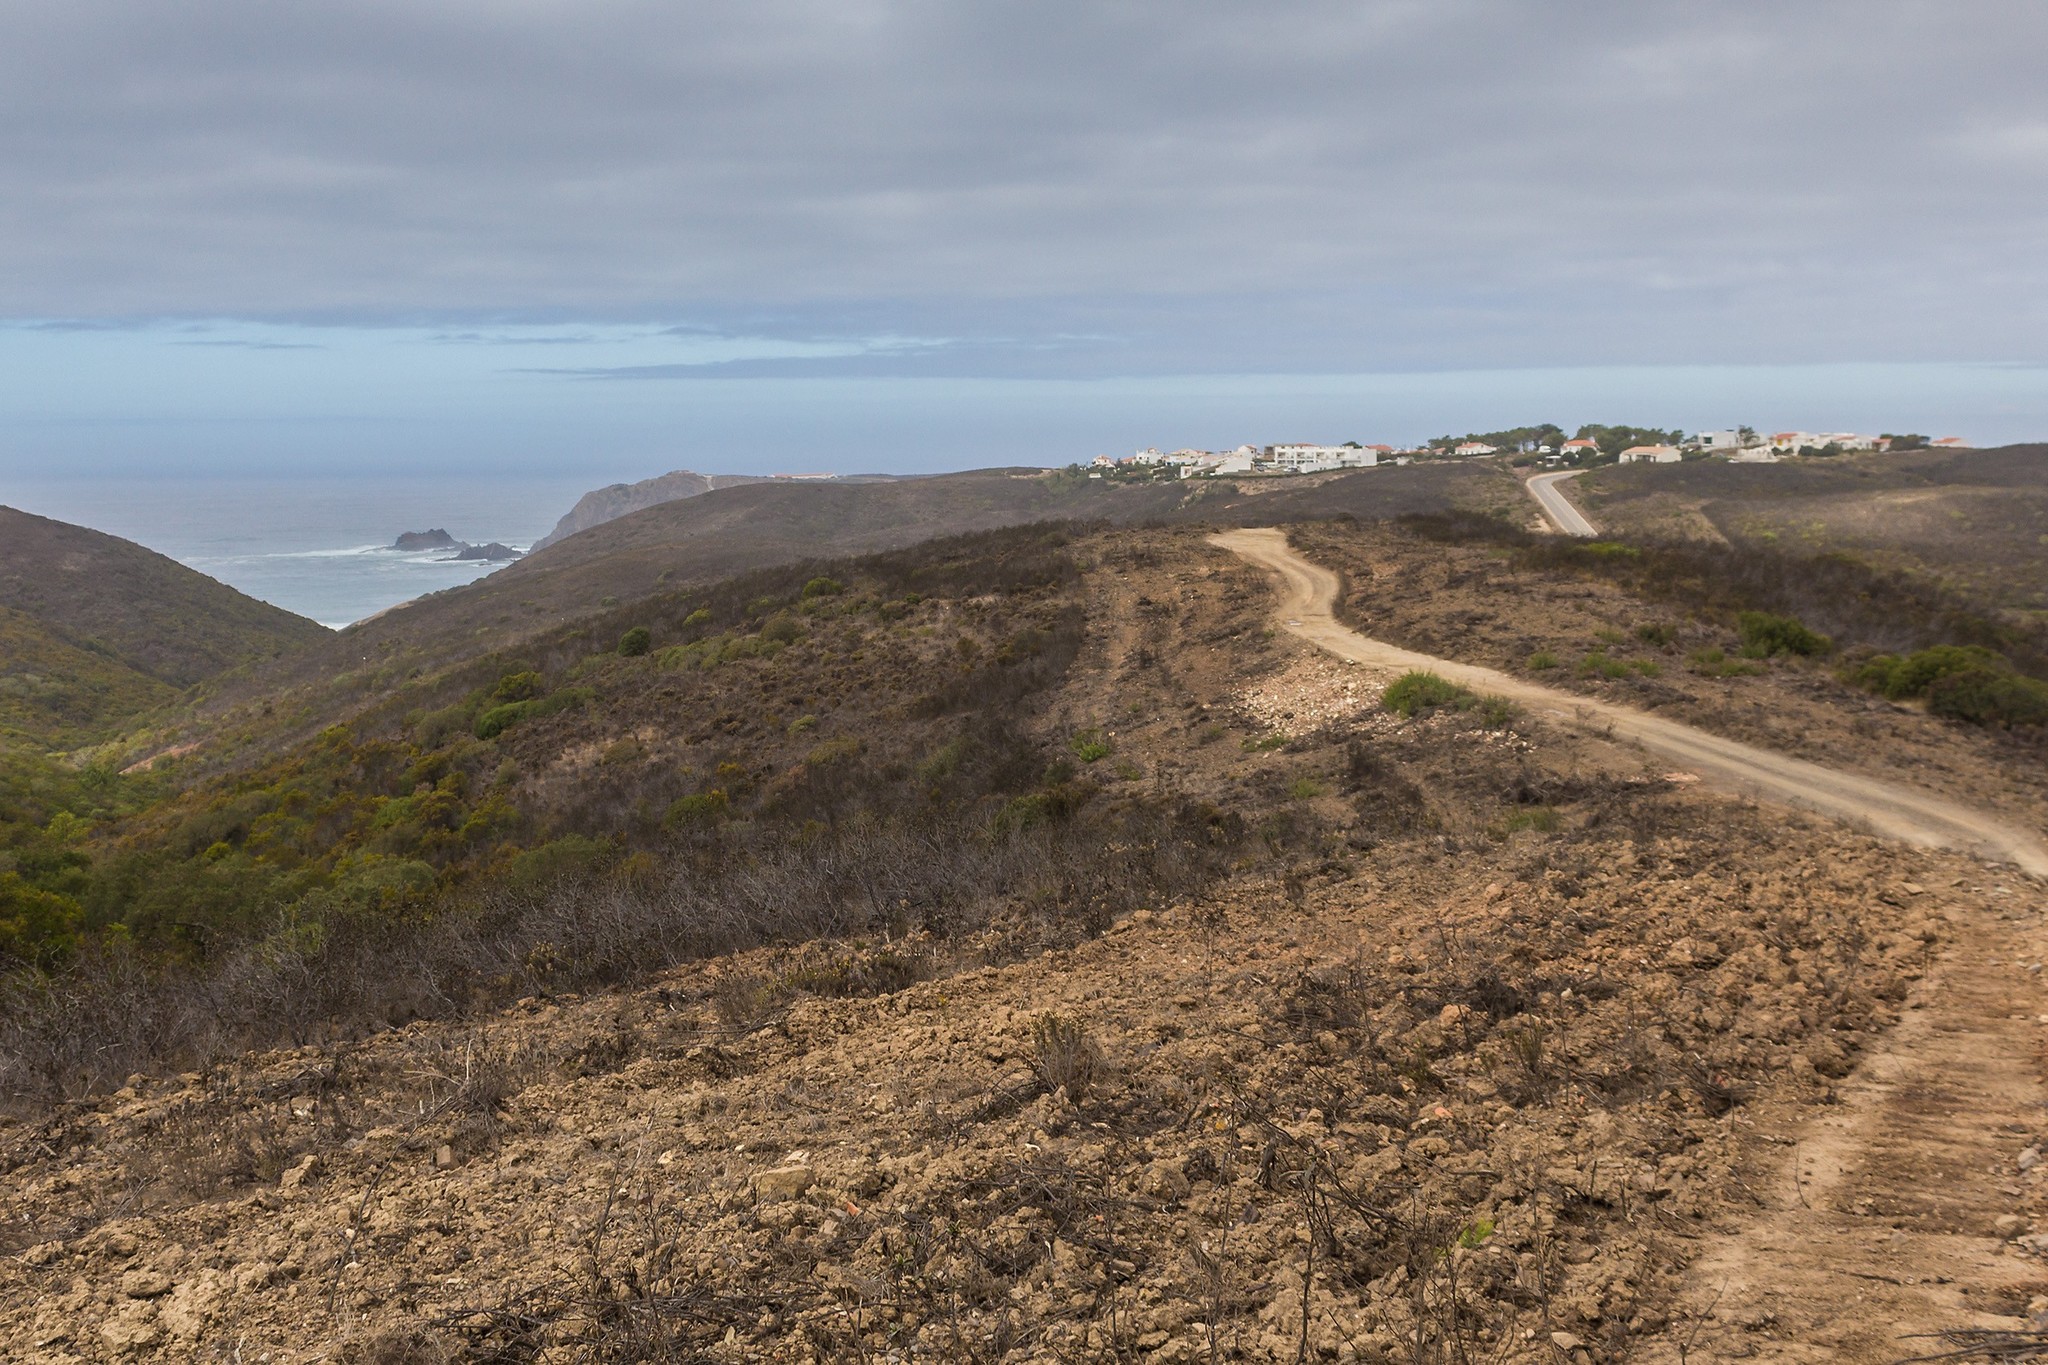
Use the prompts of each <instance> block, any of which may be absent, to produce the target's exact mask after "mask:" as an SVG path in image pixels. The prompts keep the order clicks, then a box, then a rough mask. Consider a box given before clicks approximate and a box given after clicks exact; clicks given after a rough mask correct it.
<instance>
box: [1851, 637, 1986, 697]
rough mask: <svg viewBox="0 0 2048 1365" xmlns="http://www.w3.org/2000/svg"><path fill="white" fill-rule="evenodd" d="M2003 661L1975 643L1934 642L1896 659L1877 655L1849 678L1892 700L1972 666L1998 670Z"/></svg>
mask: <svg viewBox="0 0 2048 1365" xmlns="http://www.w3.org/2000/svg"><path fill="white" fill-rule="evenodd" d="M2004 662H2005V661H2004V660H2003V659H2001V658H2000V657H1999V656H1998V655H1996V654H1994V653H1992V652H1991V651H1990V650H1988V649H1985V648H1983V647H1982V646H1979V645H1935V646H1933V647H1932V648H1930V649H1922V650H1917V651H1915V652H1914V653H1912V654H1908V655H1906V656H1905V657H1904V658H1900V657H1899V656H1897V655H1894V654H1880V655H1878V656H1877V657H1876V658H1874V659H1869V660H1866V661H1865V662H1864V663H1863V664H1861V665H1859V666H1858V667H1857V668H1856V669H1855V670H1854V671H1853V672H1852V673H1851V674H1850V681H1852V682H1854V683H1856V684H1857V685H1858V686H1860V687H1864V688H1868V689H1869V690H1870V691H1872V692H1880V693H1882V694H1884V695H1885V696H1887V697H1889V698H1891V699H1892V700H1893V701H1903V700H1905V699H1906V698H1908V697H1924V696H1926V695H1927V692H1928V689H1929V688H1931V687H1932V686H1933V685H1934V684H1935V683H1937V682H1939V681H1941V680H1942V679H1943V678H1946V677H1949V676H1951V675H1952V674H1956V673H1967V672H1969V671H1971V670H1972V669H1979V668H1988V669H1992V670H1994V671H1995V670H1998V669H1999V668H2000V667H2001V666H2002V665H2003V664H2004Z"/></svg>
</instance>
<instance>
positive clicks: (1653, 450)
mask: <svg viewBox="0 0 2048 1365" xmlns="http://www.w3.org/2000/svg"><path fill="white" fill-rule="evenodd" d="M1684 458H1685V457H1684V456H1683V455H1681V454H1680V453H1679V451H1678V447H1677V446H1630V447H1629V448H1628V449H1627V450H1624V451H1622V452H1621V462H1622V463H1623V464H1677V463H1678V462H1679V461H1680V460H1682V459H1684Z"/></svg>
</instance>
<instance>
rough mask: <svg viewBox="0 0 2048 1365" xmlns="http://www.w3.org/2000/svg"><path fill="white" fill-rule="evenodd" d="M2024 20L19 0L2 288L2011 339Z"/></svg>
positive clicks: (1421, 10) (1401, 345)
mask: <svg viewBox="0 0 2048 1365" xmlns="http://www.w3.org/2000/svg"><path fill="white" fill-rule="evenodd" d="M2044 46H2048V9H2044V8H2043V7H2042V6H2040V5H2038V4H2035V3H2032V2H2031V0H1981V2H1978V0H1960V2H1959V3H1944V4H1933V3H1926V2H1925V0H1817V2H1816V3H1806V4H1800V5H1795V6H1786V5H1783V4H1781V3H1764V2H1763V0H1737V2H1736V3H1728V4H1716V5H1713V6H1678V5H1645V4H1640V3H1634V2H1633V0H1600V2H1598V3H1591V2H1586V0H1579V2H1575V3H1560V4H1542V5H1539V4H1535V3H1507V2H1504V0H1438V2H1437V3H1409V2H1406V0H1403V2H1400V3H1359V2H1358V0H1347V2H1345V3H1336V2H1334V0H1331V2H1329V3H1301V4H1292V5H1285V6H1247V5H1242V4H1237V3H1226V2H1225V0H1192V2H1191V3H1183V4H1175V5H1171V6H1167V5H1159V4H1140V3H1135V2H1134V0H1125V2H1123V3H1117V2H1115V0H1111V2H1109V3H1100V2H1098V3H1087V4H1080V3H1045V4H1033V5H1022V4H986V5H945V4H940V3H936V0H925V2H923V3H915V2H912V0H901V2H899V3H879V2H877V0H829V2H828V0H763V2H762V3H757V4H752V5H746V6H710V5H702V4H697V5H677V4H673V3H656V2H655V0H647V2H645V3H640V2H638V0H590V2H589V3H584V4H580V5H574V6H571V5H555V4H544V3H540V2H539V0H526V2H525V3H515V4H503V3H487V2H486V0H428V2H427V3H419V2H418V0H414V2H413V3H396V0H372V3H367V4H361V5H355V6H349V7H323V6H280V5H274V4H267V3H259V0H194V3H191V4H186V5H180V6H176V7H158V6H135V5H129V4H118V3H113V0H72V3H68V4H66V5H63V6H54V5H53V6H16V7H11V8H10V10H9V11H8V12H7V13H6V14H4V15H0V129H4V130H6V131H5V132H4V133H0V176H4V177H5V183H7V185H8V186H9V193H8V195H7V196H5V197H4V198H0V259H5V260H6V261H8V262H9V266H10V268H9V270H8V271H7V272H6V274H5V275H4V276H0V313H4V314H11V315H14V316H42V317H53V316H54V317H85V318H92V317H95V316H116V315H119V316H129V315H147V314H155V315H177V314H203V315H207V316H220V315H236V316H258V317H305V316H312V315H327V316H357V317H370V318H375V317H388V316H395V315H400V314H403V315H405V316H408V317H419V316H432V317H452V316H455V315H460V314H481V313H488V312H493V311H496V312H505V311H526V312H530V313H533V314H545V315H552V316H555V317H558V318H567V319H576V318H588V319H613V320H638V321H648V322H659V323H671V324H673V323H675V322H676V320H677V319H687V320H691V321H689V322H686V323H684V325H686V326H688V325H695V320H700V319H701V320H704V325H707V326H709V327H711V328H713V329H714V330H722V329H728V328H737V327H738V326H739V325H740V324H741V323H742V322H744V321H745V320H746V319H748V318H750V317H754V318H758V317H762V316H764V315H766V316H769V317H772V318H773V319H776V320H779V323H780V325H781V326H783V327H785V328H786V329H787V331H788V333H789V334H790V335H800V334H808V335H827V334H832V333H834V332H835V330H836V329H837V328H838V327H839V324H840V323H842V322H844V321H849V320H851V321H855V322H860V323H864V324H866V325H867V326H868V327H870V328H872V329H873V330H875V331H879V332H894V333H897V334H929V335H945V336H952V337H960V338H963V339H965V340H966V341H967V342H968V343H972V344H970V345H969V346H968V347H967V348H966V349H965V350H963V351H959V352H949V353H946V354H945V355H938V354H934V355H930V356H925V357H923V358H922V359H919V358H900V359H898V360H896V361H893V362H887V361H884V360H881V359H876V358H873V357H869V358H864V359H862V360H860V361H842V362H828V361H815V362H801V363H803V364H812V365H818V366H829V365H830V364H833V363H838V364H840V365H842V366H846V365H854V366H858V365H871V366H875V365H883V364H887V363H896V364H902V365H915V364H920V363H921V364H924V365H925V366H927V367H928V369H927V372H929V370H930V368H931V367H937V368H938V369H941V370H943V369H944V368H945V367H946V366H949V365H957V364H961V363H967V364H970V365H972V366H981V367H996V368H1001V367H1002V366H1005V365H1014V366H1017V367H1021V369H1022V370H1023V371H1024V372H1032V373H1036V372H1039V371H1040V370H1042V369H1044V368H1045V367H1046V366H1048V365H1054V364H1057V365H1081V364H1083V363H1084V362H1085V361H1088V360H1089V358H1090V357H1092V358H1093V360H1094V361H1099V362H1100V363H1103V364H1110V365H1116V366H1121V367H1135V368H1139V369H1156V370H1183V371H1185V370H1209V369H1260V368H1266V367H1292V368H1309V369H1332V370H1334V369H1345V368H1354V367H1361V366H1369V367H1370V366H1376V367H1401V366H1410V365H1413V366H1432V365H1434V366H1442V365H1447V364H1474V365H1477V364H1515V363H1522V364H1526V363H1600V362H1615V361H1645V360H1673V361H1677V360H1688V361H1714V360H1743V361H1748V360H1810V359H1833V358H1845V357H1858V358H1886V359H1915V358H1954V357H1985V356H2003V357H2013V358H2025V357H2037V356H2039V355H2041V353H2042V350H2043V345H2042V341H2041V340H2040V338H2041V337H2042V336H2044V335H2048V331H2044V327H2043V324H2044V323H2048V305H2044V304H2043V303H2042V300H2043V299H2048V291H2044V289H2043V285H2044V284H2048V267H2044V265H2043V264H2042V257H2041V253H2040V252H2039V249H2038V245H2037V244H2038V242H2039V241H2040V240H2042V239H2043V237H2044V235H2048V155H2044V154H2043V150H2042V149H2043V147H2044V146H2048V87H2044V85H2043V83H2042V82H2040V81H2039V80H2038V76H2037V72H2036V70H2035V67H2036V63H2037V59H2038V53H2039V52H2040V51H2042V50H2043V48H2044ZM1077 332H1085V333H1089V334H1092V335H1101V336H1109V337H1115V338H1118V341H1117V342H1115V343H1114V344H1107V345H1103V346H1099V347H1094V348H1092V349H1091V348H1088V347H1079V348H1074V347H1064V346H1054V347H1051V348H1049V349H1050V353H1051V354H1053V355H1054V356H1056V357H1057V360H1056V361H1053V360H1047V359H1046V358H1045V355H1046V352H1045V351H1043V350H1036V349H1034V348H1033V347H1031V346H1029V345H1019V344H1002V345H999V344H996V343H997V342H998V341H999V340H1001V339H1006V338H1007V339H1010V340H1011V341H1014V340H1015V339H1017V338H1025V339H1028V338H1033V337H1045V338H1050V337H1056V336H1059V335H1063V334H1073V333H1077ZM963 355H964V356H968V357H970V358H971V359H970V360H968V361H962V360H960V359H959V357H960V356H963ZM1034 357H1036V358H1034ZM796 364H799V362H793V361H792V362H733V363H732V365H733V366H735V367H737V368H728V369H726V370H724V371H723V373H726V374H729V375H736V374H739V373H742V372H752V371H748V369H747V367H749V366H752V367H754V369H755V370H756V371H758V372H761V373H771V372H772V373H787V372H790V371H789V370H787V369H783V370H773V369H762V368H761V367H763V366H772V365H782V366H790V365H796ZM693 372H694V370H693ZM841 372H843V370H842V371H841Z"/></svg>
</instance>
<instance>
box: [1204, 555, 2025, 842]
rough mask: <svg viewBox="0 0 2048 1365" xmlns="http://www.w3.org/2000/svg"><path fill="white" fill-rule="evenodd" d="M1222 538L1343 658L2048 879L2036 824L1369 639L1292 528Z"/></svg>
mask: <svg viewBox="0 0 2048 1365" xmlns="http://www.w3.org/2000/svg"><path fill="white" fill-rule="evenodd" d="M1212 541H1213V543H1214V544H1217V545H1220V546H1222V547H1223V548H1224V549H1227V550H1230V551H1233V552H1234V553H1236V554H1239V555H1242V556H1243V557H1244V558H1246V559H1248V560H1250V561H1252V562H1253V563H1254V564H1257V565H1260V566H1261V567H1263V568H1266V569H1270V570H1272V571H1273V572H1274V573H1275V574H1277V575H1278V576H1279V578H1280V581H1281V588H1282V597H1281V602H1280V611H1279V614H1280V619H1281V620H1282V622H1284V623H1285V625H1286V627H1287V629H1288V630H1289V631H1291V632H1293V633H1294V634H1296V635H1299V636H1300V637H1301V638H1302V639H1304V640H1307V641H1308V642H1309V643H1310V644H1313V645H1316V646H1317V647H1319V648H1321V649H1325V650H1328V651H1329V652H1330V653H1332V654H1335V655H1336V656H1338V657H1339V658H1342V659H1350V660H1352V661H1353V662H1354V663H1361V664H1365V665H1368V666H1370V667H1373V668H1382V669H1388V670H1392V671H1400V672H1406V671H1408V670H1410V669H1427V670H1429V671H1430V672H1432V673H1436V674H1438V675H1440V676H1442V677H1445V678H1448V679H1450V680H1451V681H1452V682H1455V683H1459V684H1461V685H1463V686H1465V687H1470V688H1473V689H1474V690H1476V691H1482V692H1488V693H1492V694H1493V695H1495V696H1500V697H1506V698H1508V699H1509V700H1510V701H1513V702H1517V703H1519V704H1521V705H1523V706H1526V707H1528V708H1529V709H1530V710H1532V711H1536V712H1540V713H1544V714H1548V715H1551V716H1553V717H1556V718H1558V719H1561V720H1563V721H1565V722H1567V723H1578V724H1585V723H1587V722H1592V723H1594V724H1596V725H1599V726H1601V727H1603V728H1605V729H1606V730H1608V731H1609V732H1610V733H1612V734H1613V735H1614V736H1616V737H1617V738H1621V739H1625V740H1633V741H1635V742H1636V743H1638V744H1640V745H1642V747H1643V748H1645V749H1647V750H1649V751H1650V752H1652V753H1654V754H1657V755H1659V756H1661V757H1662V758H1664V759H1666V760H1668V761H1670V762H1672V763H1674V764H1676V765H1678V766H1680V767H1682V768H1683V769H1685V770H1686V771H1687V772H1691V773H1695V774H1697V775H1698V776H1699V778H1700V779H1701V781H1703V782H1706V783H1708V784H1710V785H1712V786H1715V787H1717V788H1720V789H1721V790H1724V791H1733V792H1739V793H1741V794H1743V795H1746V796H1754V797H1758V798H1761V799H1763V800H1767V801H1776V802H1782V803H1784V804H1786V805H1793V806H1801V807H1804V808H1806V809H1808V810H1813V811H1818V812H1820V813H1821V814H1823V815H1827V816H1832V817H1834V818H1835V819H1839V820H1843V821H1846V822H1848V823H1849V824H1852V825H1855V826H1858V827H1859V828H1862V829H1866V830H1869V831H1870V832H1871V833H1873V834H1877V835H1881V836H1883V837H1885V838H1889V839H1897V840H1900V841H1902V842H1904V843H1909V844H1917V845H1919V846H1921V847H1923V848H1957V849H1964V850H1966V851H1969V852H1973V853H1977V854H1981V855H1982V856H1984V857H1986V858H1990V859H1993V860H1995V861H1998V862H2007V863H2017V864H2019V866H2020V867H2021V868H2023V869H2024V870H2026V871H2028V872H2031V873H2033V874H2034V875H2035V876H2037V877H2048V843H2044V842H2043V841H2042V839H2041V838H2040V836H2039V835H2038V834H2036V833H2034V832H2032V831H2027V830H2021V829H2017V828H2014V827H2012V826H2010V825H2006V824H2004V823H2002V822H2000V821H1998V820H1996V819H1994V818H1993V817H1991V816H1989V815H1986V814H1984V813H1982V812H1980V811H1974V810H1971V809H1970V808H1969V807H1967V806H1959V805H1957V804H1955V803H1954V802H1952V801H1948V800H1945V799H1943V798H1942V797H1939V796H1935V795H1934V794H1932V793H1931V792H1923V791H1917V790H1915V789H1913V788H1911V787H1902V786H1898V785H1896V784H1894V783H1890V782H1885V781H1881V780H1879V779H1877V778H1874V777H1864V776H1862V775H1861V774H1858V773H1847V772H1839V771H1837V770H1835V769H1833V768H1824V767H1822V766H1821V765H1819V764H1818V763H1808V762H1806V761H1805V760H1803V759H1797V758H1791V757H1789V756H1787V755H1785V754H1780V753H1773V752H1772V751H1770V750H1768V749H1758V748H1755V747H1753V746H1751V745H1748V744H1742V743H1739V742H1737V741H1735V740H1732V739H1724V738H1722V737H1721V736H1719V735H1711V734H1708V733H1707V732H1706V731H1704V730H1696V729H1694V728H1693V727H1692V726H1690V725H1681V724H1679V723H1678V722H1676V721H1672V720H1666V719H1664V718H1663V717H1661V716H1654V715H1650V714H1648V713H1646V712H1642V711H1636V710H1633V709H1631V708H1629V707H1626V706H1617V705H1615V704H1614V703H1612V702H1604V701H1598V700H1595V699H1593V698H1590V697H1581V696H1576V695H1574V694H1572V693H1570V692H1559V691H1557V690H1555V689H1553V688H1549V687H1544V686H1542V685H1541V684H1539V683H1532V682H1529V681H1527V680H1525V679H1522V678H1517V677H1514V676H1512V675H1510V674H1507V673H1500V672H1496V671H1495V670H1493V669H1491V668H1479V667H1476V666H1474V665H1472V664H1461V663H1455V662H1453V661H1452V660H1449V659H1437V658H1432V657H1431V656H1429V655H1427V654H1417V653H1414V652H1413V651H1411V650H1406V649H1401V648H1399V647H1398V646H1395V645H1390V644H1385V643H1383V642H1381V641H1379V640H1370V639H1367V638H1366V637H1365V636H1363V635H1360V634H1358V633H1357V632H1356V631H1354V630H1351V629H1349V628H1348V627H1346V626H1343V625H1341V624H1339V623H1338V621H1337V619H1336V617H1335V616H1334V615H1333V614H1332V607H1333V606H1334V604H1335V603H1336V600H1337V576H1336V575H1335V574H1333V573H1331V572H1330V571H1329V570H1328V569H1325V568H1322V567H1321V566H1320V565H1316V564H1311V563H1310V562H1309V561H1308V560H1306V559H1303V558H1302V557H1301V556H1300V555H1298V554H1296V553H1295V552H1294V549H1293V547H1292V546H1290V545H1288V543H1287V536H1286V534H1285V533H1284V532H1282V531H1279V530H1277V529H1274V528H1271V527H1264V528H1259V529H1255V530H1254V529H1247V530H1241V531H1228V532H1225V533H1224V534H1222V535H1219V536H1215V537H1212Z"/></svg>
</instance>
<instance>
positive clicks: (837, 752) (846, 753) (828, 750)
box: [804, 735, 860, 768]
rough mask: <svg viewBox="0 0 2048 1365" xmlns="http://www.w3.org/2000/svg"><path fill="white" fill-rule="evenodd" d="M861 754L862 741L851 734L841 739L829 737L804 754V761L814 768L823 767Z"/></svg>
mask: <svg viewBox="0 0 2048 1365" xmlns="http://www.w3.org/2000/svg"><path fill="white" fill-rule="evenodd" d="M859 754H860V741H859V740H857V739H855V738H853V737H852V736H851V735H848V736H845V737H843V738H840V739H828V740H826V741H825V742H824V743H823V744H820V745H818V746H817V747H816V748H814V749H812V750H811V751H810V752H809V753H807V754H805V755H804V762H805V763H806V764H807V765H809V766H810V767H813V768H823V767H826V766H828V765H829V764H833V763H844V762H846V761H847V760H848V759H851V758H854V757H857V756H858V755H859Z"/></svg>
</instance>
